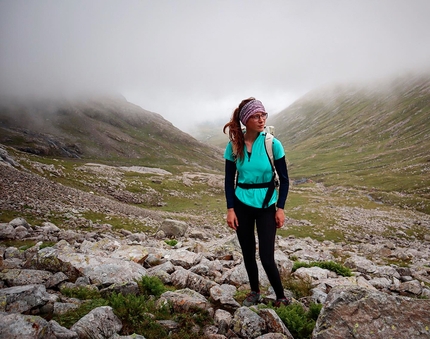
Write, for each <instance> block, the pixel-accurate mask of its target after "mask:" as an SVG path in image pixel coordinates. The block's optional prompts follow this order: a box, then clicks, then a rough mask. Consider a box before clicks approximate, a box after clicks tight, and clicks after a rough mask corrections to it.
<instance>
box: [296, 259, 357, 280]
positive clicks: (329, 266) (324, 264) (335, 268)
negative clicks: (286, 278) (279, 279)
mask: <svg viewBox="0 0 430 339" xmlns="http://www.w3.org/2000/svg"><path fill="white" fill-rule="evenodd" d="M300 267H307V268H309V267H320V268H323V269H326V270H330V271H332V272H335V273H336V274H337V275H341V276H343V277H350V276H352V273H351V270H350V269H349V268H347V267H345V266H343V265H341V264H339V263H337V262H334V261H312V262H309V263H307V262H303V261H296V262H295V263H294V265H293V269H292V271H293V272H295V271H296V270H298V269H299V268H300Z"/></svg>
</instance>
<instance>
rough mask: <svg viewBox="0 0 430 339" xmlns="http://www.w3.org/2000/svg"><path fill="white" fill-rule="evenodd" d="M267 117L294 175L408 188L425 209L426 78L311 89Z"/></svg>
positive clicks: (429, 169) (428, 168)
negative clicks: (280, 110)
mask: <svg viewBox="0 0 430 339" xmlns="http://www.w3.org/2000/svg"><path fill="white" fill-rule="evenodd" d="M269 123H270V124H273V125H274V126H276V136H277V137H278V138H279V139H280V140H281V141H282V142H283V144H284V147H285V149H286V151H287V156H288V159H289V161H290V171H291V173H292V175H293V176H294V177H296V178H297V177H308V178H309V177H310V178H313V179H314V180H321V181H324V182H325V183H327V184H329V185H342V186H353V187H361V188H366V189H373V190H376V191H377V190H382V191H385V192H393V191H395V192H398V193H399V194H405V195H408V194H412V195H415V196H418V197H420V199H421V198H424V199H425V200H424V201H422V200H420V202H419V203H420V204H424V205H423V208H424V207H425V206H426V207H425V208H424V209H428V208H430V207H429V204H428V199H429V198H430V188H429V187H430V151H429V150H430V77H429V76H421V77H407V78H401V79H397V80H396V81H393V82H391V83H384V84H378V86H376V85H375V86H373V85H372V86H367V87H364V86H362V87H358V86H357V87H354V86H338V87H332V88H329V89H321V90H318V91H314V92H311V93H309V94H307V95H305V96H304V97H303V98H301V99H300V100H298V101H296V102H295V103H294V104H293V105H291V106H290V107H288V108H287V109H285V110H284V111H282V112H281V113H279V114H277V115H276V116H274V117H272V119H271V121H270V122H269ZM379 198H381V197H379ZM399 200H405V201H406V200H407V199H406V198H405V199H399Z"/></svg>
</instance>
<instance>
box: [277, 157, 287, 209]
mask: <svg viewBox="0 0 430 339" xmlns="http://www.w3.org/2000/svg"><path fill="white" fill-rule="evenodd" d="M275 168H276V172H277V173H278V176H279V196H278V202H277V203H276V207H278V208H282V209H284V207H285V202H286V200H287V195H288V191H289V189H290V179H289V177H288V169H287V163H286V161H285V156H283V157H282V158H280V159H278V160H275Z"/></svg>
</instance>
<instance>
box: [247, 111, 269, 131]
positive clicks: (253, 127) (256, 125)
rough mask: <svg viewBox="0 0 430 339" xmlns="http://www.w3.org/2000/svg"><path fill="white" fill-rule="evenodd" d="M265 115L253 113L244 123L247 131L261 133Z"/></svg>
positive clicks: (264, 123) (264, 124)
mask: <svg viewBox="0 0 430 339" xmlns="http://www.w3.org/2000/svg"><path fill="white" fill-rule="evenodd" d="M267 115H268V114H267V113H255V114H253V115H251V117H250V118H249V119H248V121H247V122H246V130H247V131H255V132H263V131H264V126H266V119H267Z"/></svg>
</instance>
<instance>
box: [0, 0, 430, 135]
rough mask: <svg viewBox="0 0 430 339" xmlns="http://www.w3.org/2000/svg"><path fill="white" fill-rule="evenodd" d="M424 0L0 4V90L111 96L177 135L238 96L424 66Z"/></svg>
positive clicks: (277, 93) (229, 106)
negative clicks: (121, 97) (122, 98)
mask: <svg viewBox="0 0 430 339" xmlns="http://www.w3.org/2000/svg"><path fill="white" fill-rule="evenodd" d="M428 13H430V2H429V1H426V0H412V1H400V0H381V1H377V2H375V1H370V0H360V1H358V0H353V1H335V0H328V1H324V2H322V1H316V0H311V1H305V2H304V1H300V2H299V1H281V0H270V1H265V2H262V1H261V2H256V1H253V2H249V1H244V0H242V1H192V0H179V1H147V0H140V1H135V0H130V1H125V2H120V1H111V0H103V1H102V0H90V1H83V0H77V1H69V2H58V1H52V0H38V1H35V0H29V1H23V0H3V1H1V2H0V78H1V79H2V80H1V83H0V94H1V95H22V96H25V97H29V96H34V97H52V96H66V97H74V96H77V95H79V96H81V95H86V96H92V95H94V94H100V93H103V94H105V93H119V94H121V95H124V96H125V97H126V98H127V100H128V101H130V102H132V103H135V104H137V105H139V106H141V107H142V108H144V109H146V110H149V111H152V112H156V113H159V114H161V115H162V116H163V117H164V118H165V119H167V120H169V121H171V122H172V123H173V124H174V125H175V126H176V127H179V128H180V129H182V130H185V131H188V130H189V129H190V126H192V125H193V124H195V123H196V122H201V121H206V120H215V119H218V118H220V117H224V118H225V119H228V117H229V116H230V114H231V112H232V110H233V109H234V107H235V106H236V105H237V104H238V103H239V102H240V100H242V99H243V98H246V97H249V96H255V97H258V98H259V99H261V100H262V101H263V102H264V103H265V105H266V108H267V110H268V111H269V112H270V113H271V114H273V113H277V112H280V111H282V110H283V109H285V108H286V107H287V106H288V105H290V104H291V103H292V102H293V101H295V100H296V99H298V98H299V97H301V96H302V95H303V94H305V93H307V92H308V91H310V90H313V89H314V88H317V87H320V86H321V85H324V84H327V83H336V82H348V81H361V80H365V81H369V80H372V79H379V78H382V77H386V76H396V75H400V74H402V73H407V72H410V71H414V72H420V71H424V70H428V69H429V62H428V60H430V44H429V43H428V42H429V41H430V20H428Z"/></svg>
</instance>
